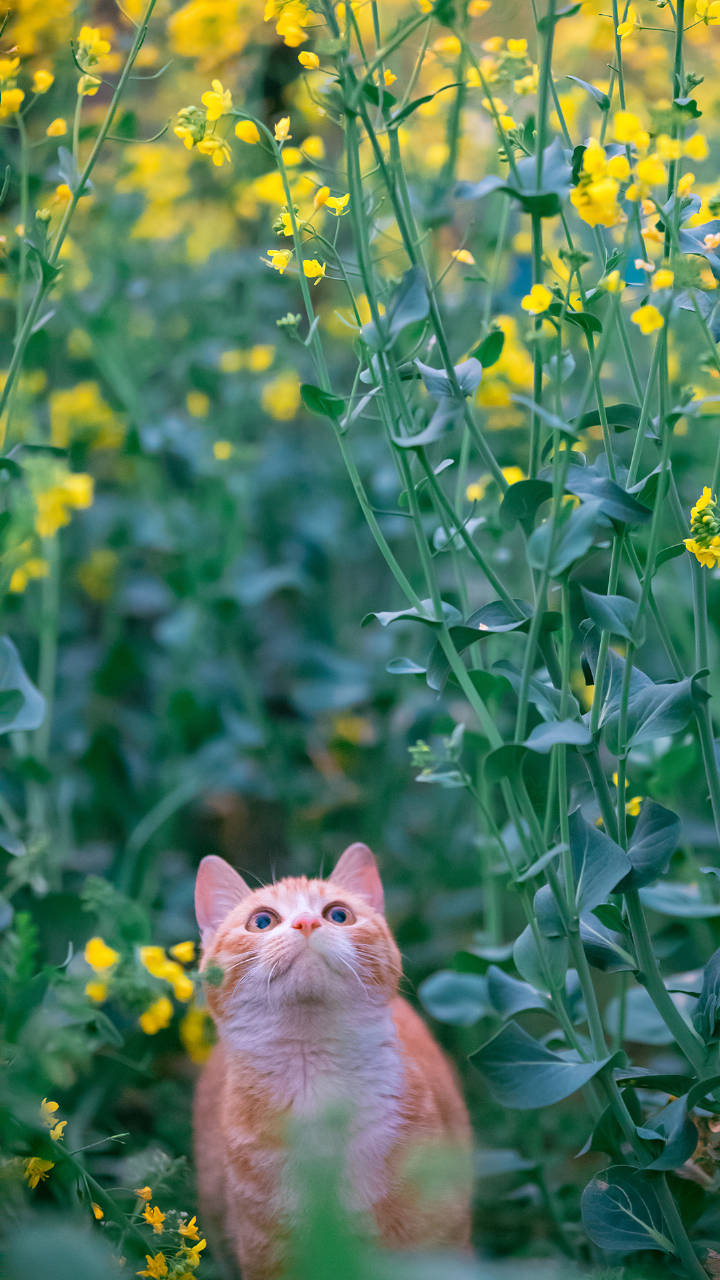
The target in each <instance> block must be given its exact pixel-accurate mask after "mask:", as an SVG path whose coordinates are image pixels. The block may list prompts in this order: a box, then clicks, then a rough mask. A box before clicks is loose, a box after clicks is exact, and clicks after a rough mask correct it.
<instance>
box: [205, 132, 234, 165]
mask: <svg viewBox="0 0 720 1280" xmlns="http://www.w3.org/2000/svg"><path fill="white" fill-rule="evenodd" d="M197 149H198V151H199V152H200V155H202V156H209V157H210V159H211V160H212V162H213V164H214V165H215V167H216V168H218V169H219V168H220V166H221V165H223V164H225V163H229V161H230V159H231V152H230V146H229V143H227V142H226V141H225V139H224V138H217V137H215V135H214V134H210V136H208V135H207V134H206V135H205V137H204V138H201V139H200V141H199V142H198V144H197Z"/></svg>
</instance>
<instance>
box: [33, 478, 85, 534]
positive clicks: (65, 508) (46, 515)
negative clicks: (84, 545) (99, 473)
mask: <svg viewBox="0 0 720 1280" xmlns="http://www.w3.org/2000/svg"><path fill="white" fill-rule="evenodd" d="M57 474H58V475H60V474H61V473H60V472H58V473H57ZM34 497H35V507H36V509H37V515H36V517H35V529H36V530H37V532H38V533H39V535H40V537H41V538H52V537H53V536H54V534H56V533H57V531H58V529H60V528H62V527H63V525H66V524H69V523H70V513H69V508H70V507H76V508H82V507H89V506H90V505H91V503H92V499H93V480H92V476H89V475H85V474H83V473H81V472H77V473H75V474H74V475H71V474H68V473H65V476H64V478H63V479H59V480H58V482H57V483H56V484H54V485H51V486H50V487H49V488H48V489H43V490H41V491H40V492H36V493H35V495H34Z"/></svg>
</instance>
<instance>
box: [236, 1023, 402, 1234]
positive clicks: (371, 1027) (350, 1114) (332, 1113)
mask: <svg viewBox="0 0 720 1280" xmlns="http://www.w3.org/2000/svg"><path fill="white" fill-rule="evenodd" d="M253 1021H255V1020H254V1019H249V1020H248V1021H247V1022H245V1020H243V1023H244V1025H243V1026H238V1025H236V1026H235V1027H233V1029H232V1030H231V1032H230V1035H229V1036H227V1040H228V1047H229V1049H230V1051H231V1052H233V1051H235V1052H240V1053H241V1054H242V1055H243V1057H244V1058H245V1060H246V1061H248V1062H249V1063H251V1065H252V1066H253V1068H254V1069H255V1070H256V1071H257V1073H258V1075H259V1076H260V1077H261V1079H262V1081H263V1084H264V1085H265V1087H266V1088H267V1089H268V1091H269V1093H270V1094H271V1096H272V1097H273V1100H274V1101H275V1104H276V1105H277V1106H278V1107H279V1108H280V1109H282V1110H285V1109H287V1110H288V1111H289V1113H290V1117H291V1125H290V1129H291V1133H290V1141H291V1143H292V1141H293V1140H294V1141H295V1142H297V1143H298V1144H300V1145H302V1147H303V1148H304V1149H305V1150H306V1151H307V1147H308V1144H310V1149H311V1151H312V1153H313V1154H314V1155H315V1154H316V1155H318V1156H324V1155H326V1156H327V1157H328V1158H329V1159H331V1160H339V1161H341V1162H342V1164H343V1165H344V1168H345V1173H346V1181H347V1196H346V1199H347V1200H348V1203H349V1205H350V1206H352V1207H353V1208H356V1209H369V1208H370V1207H371V1206H372V1205H373V1204H374V1203H376V1202H377V1201H378V1200H380V1199H381V1198H382V1197H383V1195H384V1194H385V1191H386V1189H387V1177H386V1162H387V1158H388V1155H389V1153H390V1151H391V1149H392V1147H393V1146H394V1144H395V1141H396V1139H397V1137H398V1134H399V1131H400V1127H401V1123H402V1118H401V1098H402V1092H403V1063H402V1058H401V1053H400V1046H399V1043H398V1037H397V1032H396V1029H395V1025H394V1022H393V1019H392V1015H391V1013H390V1010H389V1009H388V1008H387V1006H385V1007H384V1008H380V1009H378V1008H377V1007H376V1006H373V1005H368V1006H367V1007H364V1006H363V1005H362V1004H361V1005H360V1007H357V1006H356V1007H355V1008H354V1009H342V1008H337V1007H335V1008H333V1009H327V1008H325V1007H320V1008H318V1007H314V1006H312V1005H308V1006H296V1007H291V1008H286V1009H284V1010H283V1011H282V1017H281V1018H278V1019H277V1020H272V1023H271V1025H268V1021H269V1020H268V1018H267V1015H266V1016H265V1018H264V1019H263V1023H264V1025H263V1026H262V1027H261V1026H259V1025H257V1023H256V1025H255V1026H254V1027H253V1026H252V1022H253Z"/></svg>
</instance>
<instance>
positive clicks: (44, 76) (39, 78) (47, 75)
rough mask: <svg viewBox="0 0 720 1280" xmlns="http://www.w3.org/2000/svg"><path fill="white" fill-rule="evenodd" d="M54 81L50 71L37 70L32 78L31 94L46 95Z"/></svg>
mask: <svg viewBox="0 0 720 1280" xmlns="http://www.w3.org/2000/svg"><path fill="white" fill-rule="evenodd" d="M54 79H55V76H54V75H53V73H52V71H45V70H43V69H42V68H39V69H38V70H37V71H36V72H35V74H34V76H33V82H32V90H33V93H47V91H48V89H49V88H50V86H51V85H52V83H53V81H54Z"/></svg>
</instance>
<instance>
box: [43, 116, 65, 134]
mask: <svg viewBox="0 0 720 1280" xmlns="http://www.w3.org/2000/svg"><path fill="white" fill-rule="evenodd" d="M45 133H46V134H47V136H48V138H64V137H65V134H66V133H67V124H66V123H65V121H64V120H63V118H62V116H58V117H57V119H56V120H51V121H50V124H49V125H48V127H47V129H46V130H45Z"/></svg>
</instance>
